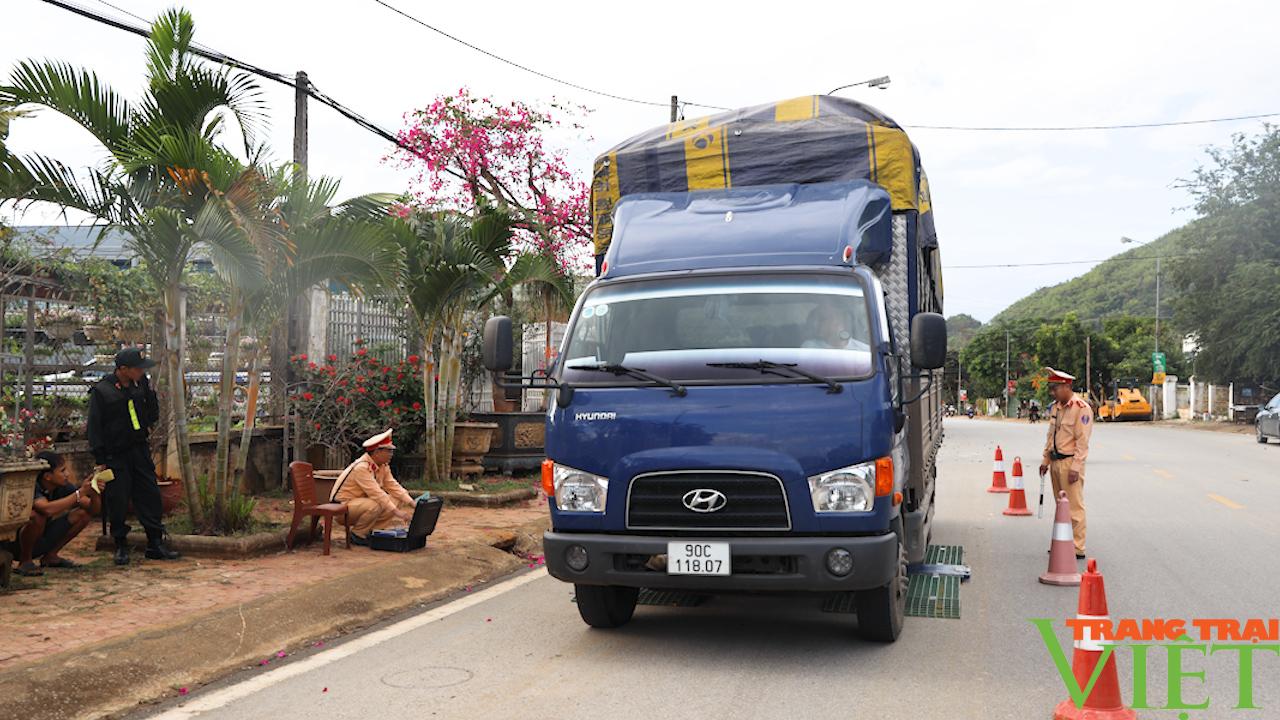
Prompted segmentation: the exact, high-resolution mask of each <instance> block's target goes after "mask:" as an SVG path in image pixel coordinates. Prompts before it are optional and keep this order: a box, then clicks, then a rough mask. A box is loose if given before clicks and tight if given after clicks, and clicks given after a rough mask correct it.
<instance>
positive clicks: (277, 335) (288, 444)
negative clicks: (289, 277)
mask: <svg viewBox="0 0 1280 720" xmlns="http://www.w3.org/2000/svg"><path fill="white" fill-rule="evenodd" d="M309 87H310V84H309V82H308V80H307V74H306V73H305V72H303V71H301V70H299V71H298V74H297V75H295V76H294V83H293V164H294V165H295V166H296V167H295V172H296V173H298V175H297V177H296V178H295V181H303V180H305V178H306V169H307V90H308V88H309ZM308 300H309V298H307V297H306V296H305V295H304V296H303V297H302V298H295V299H294V300H293V301H291V302H290V303H289V307H288V308H287V309H286V312H285V317H284V324H283V327H278V328H277V329H276V331H275V332H273V333H272V334H271V344H270V351H271V415H272V416H274V417H276V418H279V421H280V423H281V425H283V427H284V436H283V438H282V442H283V450H284V452H285V462H284V463H281V465H282V466H283V467H282V468H281V478H280V482H281V487H285V486H287V484H288V482H289V476H288V465H289V463H288V460H289V453H290V450H293V451H294V452H293V457H294V458H295V459H296V458H297V457H298V454H297V453H298V447H299V446H298V440H299V438H298V437H293V436H291V432H290V430H291V428H290V427H289V417H288V413H289V407H288V402H287V396H288V394H289V383H290V382H292V381H293V380H294V378H293V377H292V375H293V371H292V368H291V367H290V363H289V358H290V357H291V356H292V355H294V354H296V353H297V352H298V349H297V348H298V345H299V343H300V342H302V339H303V338H305V337H306V333H305V332H304V329H305V327H306V323H307V320H306V314H305V313H306V309H307V307H308V305H309V302H308Z"/></svg>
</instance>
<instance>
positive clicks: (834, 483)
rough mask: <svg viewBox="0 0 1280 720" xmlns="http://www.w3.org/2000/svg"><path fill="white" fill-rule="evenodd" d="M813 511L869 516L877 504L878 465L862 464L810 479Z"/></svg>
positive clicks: (872, 463)
mask: <svg viewBox="0 0 1280 720" xmlns="http://www.w3.org/2000/svg"><path fill="white" fill-rule="evenodd" d="M809 496H810V497H811V498H812V499H813V511H814V512H820V513H836V512H866V511H868V510H870V509H871V508H872V507H873V506H874V505H875V501H876V463H875V462H869V463H862V464H859V465H850V466H849V467H844V468H840V469H839V470H832V471H831V472H825V473H822V474H821V475H814V476H813V477H811V478H809Z"/></svg>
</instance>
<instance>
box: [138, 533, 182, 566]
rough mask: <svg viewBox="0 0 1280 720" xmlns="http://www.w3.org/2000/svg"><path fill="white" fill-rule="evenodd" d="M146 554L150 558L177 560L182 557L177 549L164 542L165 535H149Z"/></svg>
mask: <svg viewBox="0 0 1280 720" xmlns="http://www.w3.org/2000/svg"><path fill="white" fill-rule="evenodd" d="M146 555H147V559H148V560H177V559H178V558H180V557H182V555H181V554H179V553H178V552H177V551H176V550H170V549H169V546H168V545H166V544H165V542H164V536H163V535H148V536H147V553H146Z"/></svg>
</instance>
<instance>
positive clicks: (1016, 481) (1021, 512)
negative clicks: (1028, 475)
mask: <svg viewBox="0 0 1280 720" xmlns="http://www.w3.org/2000/svg"><path fill="white" fill-rule="evenodd" d="M1004 514H1005V515H1013V516H1015V517H1022V516H1029V515H1031V510H1029V509H1027V491H1026V488H1024V487H1023V484H1022V458H1021V457H1016V458H1014V459H1013V488H1012V489H1011V490H1010V491H1009V507H1007V508H1005V509H1004Z"/></svg>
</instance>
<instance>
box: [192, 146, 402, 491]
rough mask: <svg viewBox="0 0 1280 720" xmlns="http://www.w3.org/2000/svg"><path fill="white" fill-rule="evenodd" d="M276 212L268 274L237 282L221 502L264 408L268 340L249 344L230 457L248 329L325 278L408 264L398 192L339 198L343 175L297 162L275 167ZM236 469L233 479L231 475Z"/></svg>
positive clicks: (356, 281) (361, 278)
mask: <svg viewBox="0 0 1280 720" xmlns="http://www.w3.org/2000/svg"><path fill="white" fill-rule="evenodd" d="M272 184H273V185H274V187H275V188H276V197H275V198H274V199H273V209H274V214H275V219H276V221H277V223H278V224H279V226H280V228H281V231H282V233H283V237H284V239H285V242H284V243H281V244H276V245H270V246H265V248H266V249H268V250H271V252H266V253H264V255H263V263H264V266H265V275H266V277H267V278H268V279H267V281H266V282H264V283H262V284H261V285H259V286H257V287H256V288H254V289H252V290H251V291H249V292H239V293H237V292H235V291H234V290H233V295H234V296H235V297H233V302H232V306H233V308H234V310H233V313H232V315H231V316H230V319H231V320H232V321H231V322H228V324H227V338H226V350H225V354H224V356H223V373H222V380H223V384H222V389H221V396H220V398H219V400H220V402H219V412H218V445H217V453H216V456H217V461H216V465H215V470H214V492H213V495H214V503H215V507H216V508H219V509H220V508H221V506H222V504H223V503H225V501H226V498H227V496H228V495H229V494H230V493H232V492H235V491H236V489H237V488H239V487H240V482H239V481H238V479H237V478H236V477H235V473H236V472H241V471H243V470H244V468H245V467H246V465H247V463H248V456H249V444H250V442H251V439H252V434H253V428H254V422H255V417H256V415H257V400H258V393H259V389H260V387H261V371H260V368H259V361H260V358H261V353H260V351H259V350H260V346H259V344H258V343H254V344H253V345H251V346H250V347H249V348H248V349H247V357H246V358H245V361H246V364H247V365H248V368H249V385H248V392H247V402H246V409H245V420H244V426H243V428H242V430H241V436H240V452H239V455H238V457H237V460H236V463H235V465H234V466H232V465H231V464H230V462H229V460H230V458H229V454H230V429H231V410H232V400H233V396H234V381H233V380H229V378H234V376H235V372H236V369H237V368H238V367H239V364H240V363H239V349H240V342H239V340H240V329H241V328H247V329H250V330H252V331H253V332H254V333H255V335H256V336H257V337H265V336H267V335H269V334H270V333H271V332H273V331H279V324H280V322H281V320H282V319H283V315H284V310H285V309H286V308H287V307H288V306H289V304H290V303H291V302H292V301H293V299H294V298H296V297H298V296H299V295H301V294H302V293H304V292H306V291H307V290H308V289H309V288H311V287H314V286H315V285H317V284H320V283H324V282H328V281H337V282H341V283H343V284H345V285H347V286H349V287H353V288H358V287H360V286H361V285H362V284H376V285H386V286H394V285H395V283H396V279H397V273H398V270H399V267H400V258H399V255H400V249H399V246H398V245H396V244H395V243H394V242H393V241H392V240H391V237H390V234H389V231H388V224H387V211H386V208H387V207H388V206H389V205H390V204H391V203H392V202H393V201H394V200H396V196H394V195H391V194H371V195H363V196H359V197H355V198H351V199H349V200H345V201H343V202H341V203H337V204H334V201H333V198H334V196H335V195H336V194H337V190H338V182H337V180H334V179H332V178H325V177H321V178H318V179H314V180H308V179H307V178H306V177H305V176H304V175H302V173H301V172H299V171H298V170H297V169H296V168H288V169H281V170H279V171H277V172H275V173H274V174H273V180H272ZM229 476H230V478H231V482H230V483H228V477H229Z"/></svg>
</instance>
